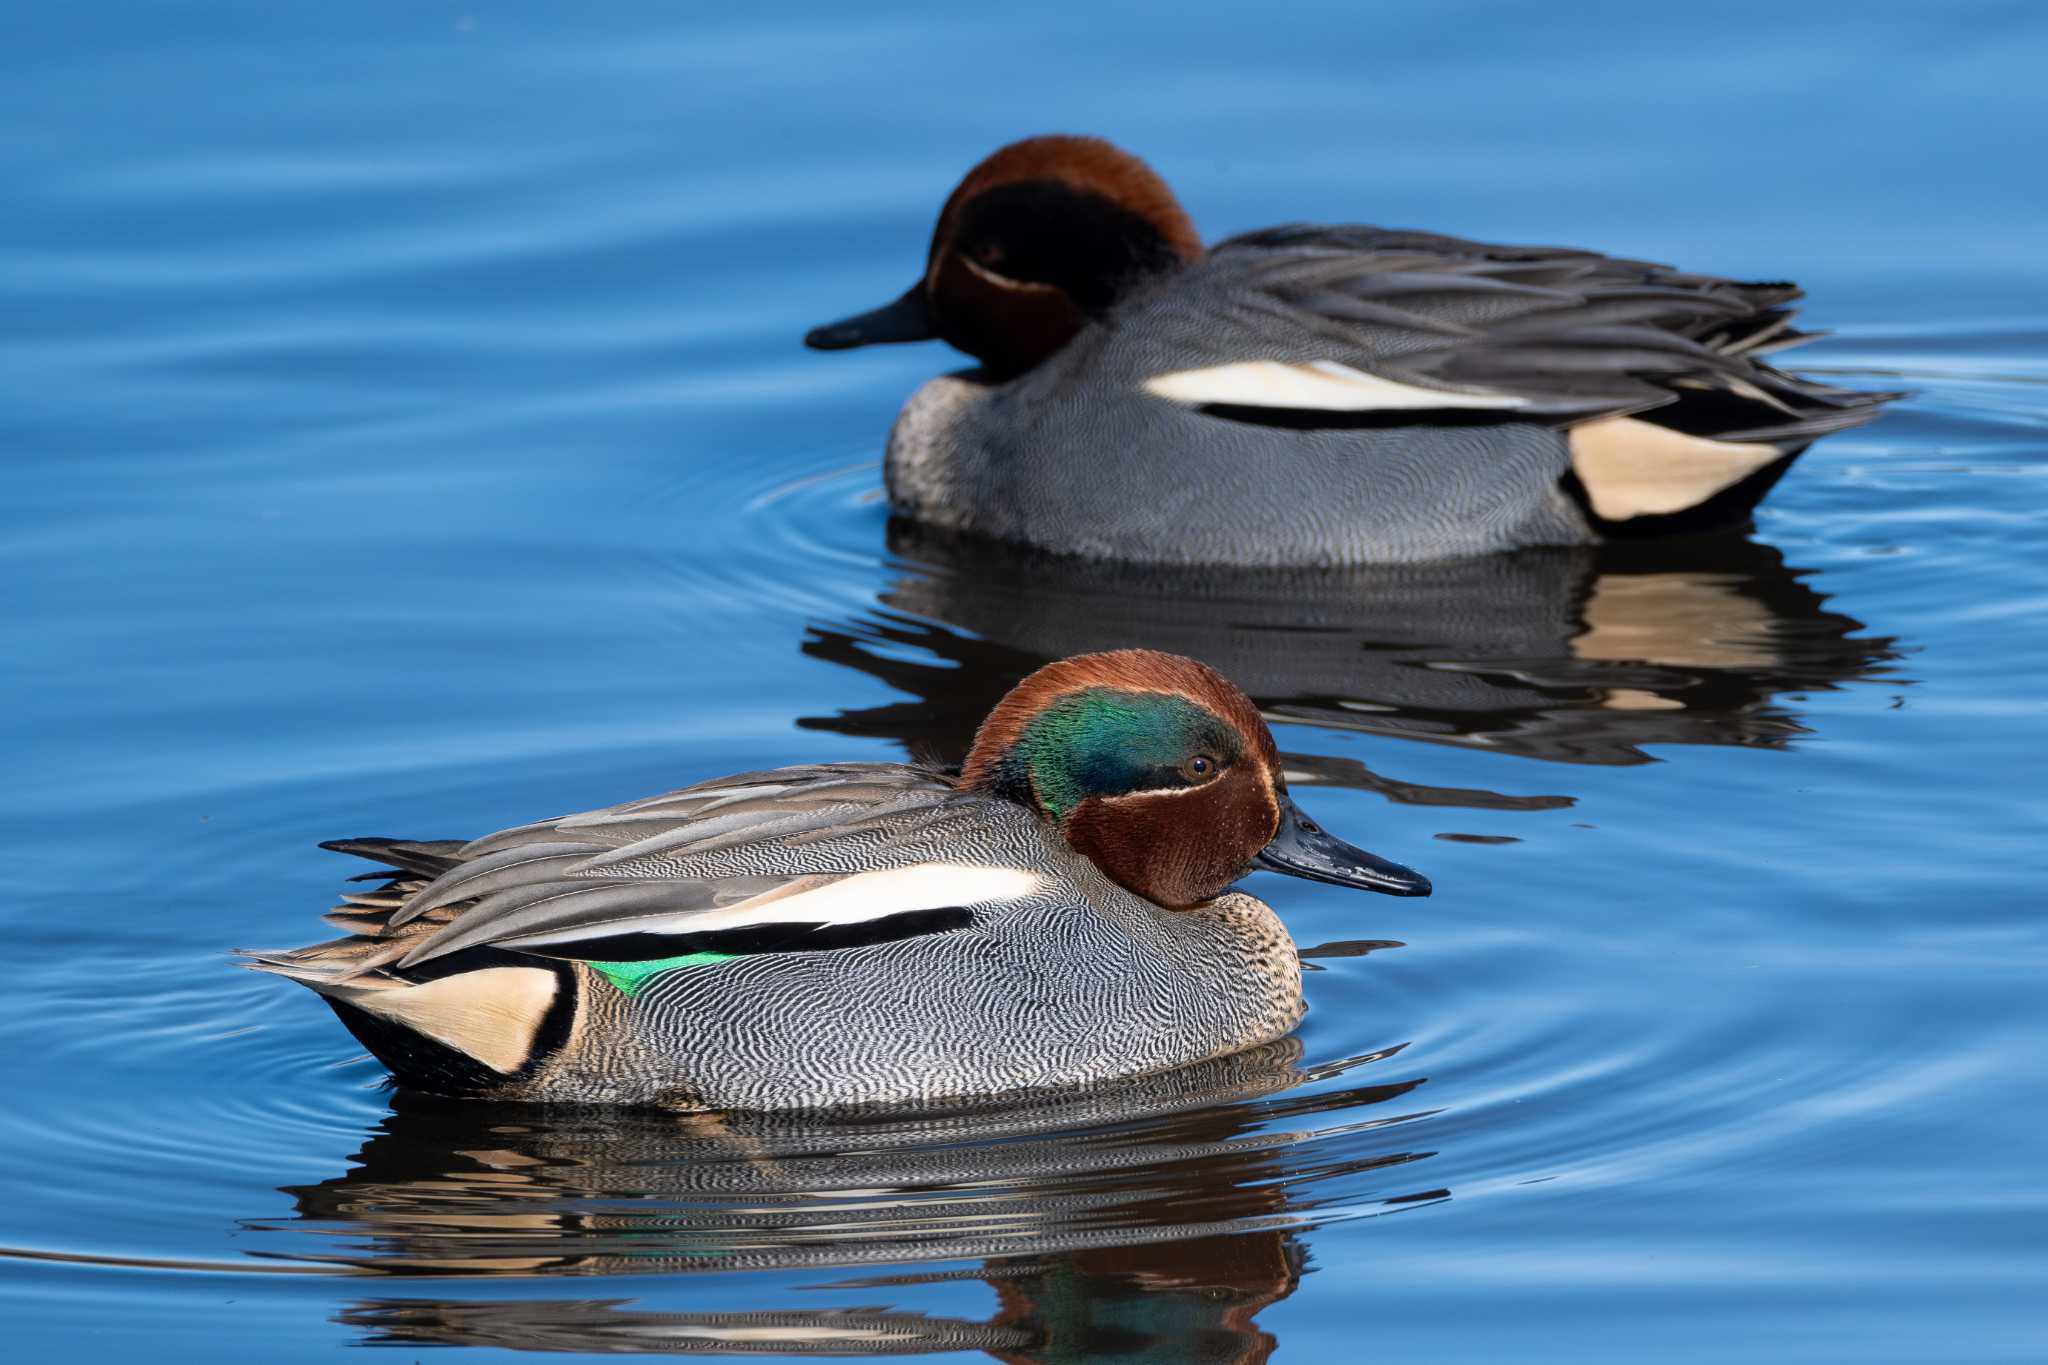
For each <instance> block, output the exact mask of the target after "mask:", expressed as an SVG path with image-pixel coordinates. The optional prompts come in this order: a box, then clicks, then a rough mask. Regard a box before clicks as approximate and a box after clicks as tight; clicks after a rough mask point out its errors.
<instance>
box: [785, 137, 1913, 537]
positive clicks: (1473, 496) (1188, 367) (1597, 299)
mask: <svg viewBox="0 0 2048 1365" xmlns="http://www.w3.org/2000/svg"><path fill="white" fill-rule="evenodd" d="M1800 297H1801V291H1800V290H1799V289H1798V287H1797V286H1795V285H1791V284H1745V283H1740V282H1737V281H1734V280H1726V279H1719V278H1716V277H1714V276H1710V275H1696V274H1689V273H1685V272H1682V271H1678V270H1674V269H1672V268H1670V267H1668V266H1663V265H1654V264H1650V263H1647V262H1643V261H1635V260H1625V259H1621V258H1618V257H1611V256H1604V255H1601V254H1599V253H1598V252H1594V251H1582V250H1572V249H1568V248H1561V247H1543V246H1501V245H1493V244H1489V243H1484V242H1473V241H1465V240H1462V239H1460V238H1456V237H1446V236H1439V235H1437V234H1434V233H1427V232H1412V231H1405V230H1394V229H1386V228H1375V227H1357V226H1305V225H1292V226H1286V227H1275V228H1267V229H1263V230H1260V231H1256V232H1250V233H1246V234H1243V235H1241V236H1237V237H1232V238H1230V239H1229V240H1227V241H1224V242H1221V243H1218V244H1217V245H1216V246H1214V247H1211V248H1209V249H1208V250H1206V251H1205V250H1204V249H1203V246H1202V241H1201V238H1200V236H1199V235H1198V234H1197V233H1196V231H1195V228H1194V225H1193V223H1192V222H1191V221H1190V220H1189V218H1188V216H1187V214H1186V213H1185V212H1184V211H1183V210H1182V208H1181V206H1180V205H1179V203H1178V202H1176V200H1175V199H1174V196H1173V193H1172V191H1171V190H1169V189H1168V188H1167V187H1166V184H1165V182H1164V181H1162V180H1161V179H1160V178H1159V177H1158V176H1157V175H1155V174H1154V173H1153V172H1152V171H1151V169H1150V168H1149V167H1147V166H1146V165H1145V164H1144V163H1143V162H1141V161H1139V160H1138V159H1137V158H1136V157H1133V156H1131V155H1129V154H1128V153H1126V152H1123V151H1121V150H1119V149H1117V148H1116V147H1113V146H1111V145H1110V144H1109V143H1107V142H1103V141H1101V140H1099V139H1095V138H1084V137H1036V138H1030V139H1027V140H1025V141H1023V142H1018V143H1013V144H1012V145H1010V146H1008V147H1004V148H1003V149H1001V150H1000V151H998V152H996V153H995V154H994V155H992V156H990V157H989V158H988V159H987V160H985V161H983V162H982V163H981V164H980V165H979V166H977V167H975V168H974V170H973V171H972V172H970V173H969V174H968V176H967V178H966V179H965V180H963V181H962V182H961V183H960V185H959V187H958V188H957V189H955V190H954V191H953V194H952V196H951V197H950V198H949V199H947V201H946V204H945V207H944V209H943V211H942V212H941V213H940V215H939V221H938V227H937V229H936V231H935V232H934V233H933V235H932V242H931V250H930V253H929V256H928V258H927V261H926V266H925V271H924V274H923V276H922V277H921V278H920V279H919V280H918V282H917V283H916V284H914V285H912V286H911V288H910V290H909V292H907V293H906V294H904V295H903V296H902V297H901V298H899V299H897V300H896V301H895V302H894V303H891V304H889V305H887V306H885V307H883V308H880V309H877V310H876V311H874V312H871V313H865V314H861V315H859V316H857V317H851V318H847V319H845V320H844V321H841V322H837V323H833V324H831V325H830V326H826V327H820V328H818V329H816V330H815V331H813V332H811V333H810V335H809V336H808V337H806V338H805V341H806V344H808V345H810V346H813V347H816V348H818V349H821V350H840V349H845V348H847V347H853V346H862V345H867V344H870V343H874V342H887V341H916V340H923V339H926V338H935V337H936V338H943V339H944V340H946V341H948V342H950V343H951V344H952V345H954V346H955V347H957V348H959V349H960V350H962V351H965V352H966V353H967V354H969V355H970V356H973V357H974V358H975V359H976V360H978V361H979V362H980V366H979V368H977V369H973V370H968V371H965V372H962V373H959V374H953V375H947V376H944V377H942V378H939V379H934V380H932V381H930V382H929V383H927V384H925V385H924V386H923V387H922V388H920V389H919V390H918V391H917V392H916V394H914V395H913V396H912V397H911V399H910V401H909V403H908V404H906V405H905V407H904V408H903V411H902V413H901V414H900V415H899V416H898V418H897V419H896V425H895V429H894V430H893V431H892V432H891V434H890V437H889V444H888V452H887V458H886V462H885V468H886V477H887V481H888V487H889V496H890V500H891V502H892V504H893V505H894V507H895V508H896V510H897V511H898V512H899V513H902V514H903V515H906V516H908V517H911V518H914V519H916V520H918V521H921V522H924V523H927V524H929V525H933V526H941V527H947V528H952V529H956V530H962V531H968V532H973V533H976V534H980V535H985V536H991V537H995V538H997V539H1002V540H1008V541H1014V542H1019V543H1023V544H1028V545H1034V546H1038V547H1040V548H1043V549H1047V550H1052V551H1055V552H1059V553H1065V554H1077V555H1087V556H1095V557H1102V558H1112V559H1125V560H1135V561H1144V562H1154V563H1180V564H1204V563H1206V564H1241V565H1265V566H1272V565H1296V566H1307V565H1324V564H1359V563H1375V562H1393V561H1415V560H1428V559H1443V558H1451V557H1456V556H1463V555H1472V554H1482V553H1488V552H1492V551H1497V550H1506V549H1512V548H1516V547H1520V546H1528V545H1575V544H1587V543H1592V542H1596V541H1600V540H1604V539H1610V538H1618V537H1629V536H1641V535H1651V534H1668V533H1676V532H1686V531H1693V530H1701V529H1708V528H1711V527H1715V526H1722V525H1729V524H1736V523H1740V522H1742V521H1744V520H1746V519H1747V518H1748V516H1749V514H1750V512H1751V510H1752V509H1753V508H1754V507H1755V505H1756V504H1757V502H1758V501H1759V500H1760V499H1761V498H1762V497H1763V496H1764V494H1765V493H1766V492H1767V491H1769V489H1770V488H1771V486H1772V485H1773V484H1774V483H1776V482H1777V480H1778V479H1779V477H1780V476H1781V475H1783V474H1784V472H1785V470H1786V468H1787V467H1788V466H1789V465H1790V464H1791V462H1792V460H1793V459H1794V458H1795V457H1797V456H1798V455H1799V454H1800V452H1802V451H1804V450H1805V449H1806V447H1807V446H1808V445H1809V444H1811V443H1812V442H1813V441H1814V440H1815V439H1816V438H1817V437H1820V436H1823V435H1825V434H1827V433H1829V432H1832V431H1839V430H1841V429H1843V428H1845V427H1853V426H1856V425H1859V424H1860V423H1863V422H1867V421H1869V420H1870V419H1871V418H1872V417H1874V416H1875V415H1876V414H1877V412H1878V410H1879V409H1880V408H1881V407H1882V406H1883V405H1884V403H1885V402H1886V401H1888V400H1889V399H1891V398H1894V397H1896V396H1897V395H1895V394H1888V393H1867V392H1862V391H1858V390H1852V389H1844V388H1838V387H1835V386H1833V385H1829V384H1823V383H1819V382H1817V381H1814V380H1812V379H1807V378H1802V377H1799V376H1796V375H1791V374H1788V373H1786V372H1784V371H1782V370H1778V369H1775V368H1773V367H1772V366H1770V365H1767V364H1765V363H1764V362H1763V361H1762V360H1761V359H1760V358H1759V357H1761V356H1762V355H1763V354H1764V353H1766V352H1768V351H1773V350H1777V349H1779V348H1782V347H1785V346H1790V345H1793V344H1795V343H1797V342H1800V341H1803V340H1806V339H1807V338H1808V337H1809V336H1810V335H1812V334H1811V333H1804V332H1799V331H1795V330H1793V327H1792V314H1793V310H1792V308H1791V307H1790V306H1789V305H1790V304H1791V303H1792V301H1794V300H1796V299H1798V298H1800Z"/></svg>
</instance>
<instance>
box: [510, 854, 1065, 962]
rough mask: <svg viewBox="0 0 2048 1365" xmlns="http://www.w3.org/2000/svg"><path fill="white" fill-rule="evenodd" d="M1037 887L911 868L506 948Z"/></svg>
mask: <svg viewBox="0 0 2048 1365" xmlns="http://www.w3.org/2000/svg"><path fill="white" fill-rule="evenodd" d="M1041 885H1043V880H1042V879H1041V878H1040V877H1039V875H1038V874H1037V873H1035V872H1026V871H1024V870H1023V869H1022V868H1016V867H976V866H973V865H971V864H967V863H917V864H914V865H912V866H910V867H888V868H882V869H880V870H878V871H875V872H859V873H855V874H854V875H853V876H851V877H841V878H839V879H838V880H836V881H830V882H827V883H825V884H824V885H823V886H819V887H815V888H813V889H811V890H808V891H799V892H797V893H796V894H795V895H791V894H789V892H788V891H787V889H779V890H776V891H769V892H765V893H763V894H761V895H759V896H752V897H749V898H748V899H746V900H743V901H741V902H740V903H739V904H737V905H728V906H725V907H724V908H722V909H717V910H686V911H683V912H682V913H681V914H675V915H648V916H646V917H644V918H635V919H630V920H613V921H611V922H609V923H606V924H597V925H582V926H579V927H577V928H575V929H570V930H566V931H564V932H562V933H560V934H548V933H545V932H542V933H535V934H517V935H513V936H512V937H510V938H508V939H507V940H506V942H508V943H533V944H539V943H574V942H576V941H577V940H579V939H586V938H604V937H607V936H609V935H612V934H623V933H634V934H702V933H709V932H711V931H713V930H719V929H743V928H746V927H748V926H750V925H755V924H865V923H867V922H868V921H869V920H877V919H886V918H887V917H889V916H890V915H903V914H909V913H911V912H912V911H916V910H945V909H949V908H951V907H953V906H956V905H960V906H966V905H979V904H981V903H983V902H984V901H1009V900H1022V899H1023V898H1024V897H1026V896H1028V895H1030V894H1031V893H1032V892H1034V891H1036V890H1038V888H1039V887H1040V886H1041Z"/></svg>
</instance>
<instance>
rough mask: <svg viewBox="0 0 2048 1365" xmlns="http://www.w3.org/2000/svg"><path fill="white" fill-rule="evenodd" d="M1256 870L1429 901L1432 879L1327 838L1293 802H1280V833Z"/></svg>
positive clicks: (1259, 859) (1258, 859)
mask: <svg viewBox="0 0 2048 1365" xmlns="http://www.w3.org/2000/svg"><path fill="white" fill-rule="evenodd" d="M1252 866H1253V867H1262V868H1264V869H1265V870H1266V871H1268V872H1285V873H1286V874H1287V875H1288V876H1290V877H1306V878H1308V880H1310V881H1312V882H1334V883H1335V884H1336V885H1338V886H1355V887H1357V888H1358V889H1359V890H1361V891H1378V892H1382V893H1383V894H1385V895H1389V896H1427V895H1428V894H1429V890H1430V887H1429V878H1427V877H1425V876H1423V875H1422V874H1421V873H1420V872H1417V871H1415V870H1414V869H1412V868H1406V867H1403V866H1401V865H1400V864H1399V863H1390V862H1388V861H1387V860H1386V859H1385V858H1376V857H1374V856H1373V855H1372V854H1370V853H1367V852H1366V851H1365V850H1364V849H1362V848H1354V847H1352V846H1351V845H1350V844H1347V843H1345V842H1344V841H1343V840H1342V839H1339V838H1336V837H1335V836H1333V835H1330V834H1327V833H1325V832H1324V831H1323V828H1322V826H1320V825H1318V824H1317V823H1316V822H1315V821H1313V820H1311V819H1309V818H1308V817H1307V816H1306V815H1303V814H1302V813H1301V807H1299V806H1297V805H1295V804H1294V800H1293V798H1292V797H1288V796H1282V797H1281V798H1280V831H1279V833H1277V834H1275V835H1274V836H1273V842H1272V843H1270V844H1267V845H1266V847H1265V851H1264V852H1262V853H1260V854H1259V856H1258V857H1256V858H1254V859H1252Z"/></svg>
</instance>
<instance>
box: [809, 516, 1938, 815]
mask: <svg viewBox="0 0 2048 1365" xmlns="http://www.w3.org/2000/svg"><path fill="white" fill-rule="evenodd" d="M890 540H891V543H890V548H891V551H892V553H893V554H894V555H895V556H896V557H897V559H898V561H899V570H898V572H897V573H896V575H895V577H894V579H893V581H892V582H891V583H890V585H889V586H888V588H887V589H886V590H885V591H884V592H883V593H882V594H881V598H880V601H879V602H878V603H877V605H876V607H875V608H874V609H873V610H872V611H870V612H868V613H866V614H864V615H862V616H860V617H857V618H855V619H853V620H851V621H847V622H844V623H841V624H834V625H820V626H814V627H813V628H812V632H811V638H810V639H809V640H808V641H807V642H806V643H805V645H804V650H805V652H806V653H808V654H810V655H812V656H814V657H817V658H822V659H828V660H831V661H832V662H835V663H840V664H844V665H846V666H847V667H850V668H854V669H858V670H860V671H861V672H864V673H868V674H871V675H873V676H874V677H876V678H879V679H880V680H882V681H883V682H886V683H887V684H889V685H890V686H891V687H894V688H896V689H898V690H899V691H903V692H906V693H909V694H910V695H911V696H912V697H914V698H916V700H915V701H914V702H909V703H902V704H898V705H893V706H884V707H876V708H872V709H868V710H862V711H852V712H841V713H839V714H837V715H835V716H830V717H814V718H811V719H809V720H807V721H805V722H804V723H805V724H807V725H810V726H812V727H815V728H819V729H827V730H836V731H840V732H843V733H848V734H858V735H873V736H886V737H888V738H891V739H895V740H897V741H899V742H900V743H902V744H904V745H905V746H906V747H907V748H909V749H911V750H912V751H913V752H915V753H918V754H919V755H920V756H924V757H928V758H932V759H935V760H937V761H941V762H953V763H957V762H959V761H960V758H961V757H962V755H964V753H965V751H966V748H967V746H968V743H969V741H970V739H971V737H972V736H973V733H974V727H975V725H976V724H977V723H978V722H979V721H980V719H981V717H982V716H983V715H984V714H985V713H986V712H987V710H988V708H989V707H990V706H992V705H993V704H994V703H995V701H996V699H997V698H999V697H1000V696H1001V695H1002V694H1003V693H1004V692H1005V691H1006V690H1008V688H1009V687H1010V685H1011V684H1012V683H1013V682H1014V681H1015V680H1016V679H1017V678H1018V677H1019V676H1021V675H1022V674H1024V673H1025V672H1028V671H1029V670H1030V669H1032V668H1035V667H1037V666H1038V665H1039V664H1041V663H1044V662H1045V661H1047V660H1049V659H1055V658H1059V657H1061V656H1063V655H1067V654H1073V653H1079V652H1081V651H1084V650H1091V649H1107V648H1113V647H1116V646H1121V645H1147V646H1151V647H1153V648H1156V649H1166V650H1172V651H1174V652H1176V653H1181V654H1189V655H1192V656H1194V657H1196V658H1199V659H1203V660H1205V661H1207V662H1209V663H1211V664H1214V665H1215V666H1216V667H1218V668H1220V669H1222V670H1223V672H1224V673H1226V674H1228V675H1229V676H1230V677H1231V678H1233V679H1235V680H1236V681H1237V682H1238V683H1239V684H1240V685H1242V686H1243V687H1244V689H1245V690H1246V691H1247V692H1249V693H1251V694H1252V696H1253V697H1254V698H1256V699H1257V700H1258V701H1259V703H1260V705H1261V706H1262V707H1263V708H1265V710H1266V711H1267V712H1268V714H1270V715H1273V716H1275V717H1279V718H1282V719H1288V720H1296V721H1301V722H1305V723H1308V724H1313V725H1319V726H1326V727H1331V728H1337V729H1348V730H1357V731H1363V732H1366V733H1370V734H1376V735H1390V736H1398V737H1401V738H1406V739H1419V740H1429V741H1434V742H1437V743H1445V744H1462V745H1472V746H1484V747H1486V748H1488V749H1492V750H1497V751H1500V752H1504V753H1510V754H1517V755H1521V756H1524V757H1529V758H1542V759H1550V760H1554V761H1557V762H1564V763H1601V764H1625V763H1642V762H1647V761H1648V756H1647V755H1646V754H1645V753H1644V752H1643V749H1644V746H1647V745H1655V744H1735V745H1748V746H1756V747H1778V746H1782V745H1784V744H1785V743H1786V742H1787V741H1788V740H1790V739H1791V738H1792V737H1793V736H1796V735H1799V734H1802V733H1804V727H1803V726H1802V724H1801V722H1800V720H1799V717H1798V715H1797V713H1796V712H1794V711H1793V710H1791V709H1790V708H1789V707H1788V706H1787V705H1786V704H1785V700H1784V699H1786V698H1787V697H1793V696H1797V695H1798V694H1802V693H1806V692H1810V691H1814V690H1817V689H1825V688H1832V687H1836V686H1839V685H1840V684H1842V683H1846V682H1852V681H1857V680H1861V679H1869V678H1873V677H1876V676H1879V675H1881V674H1883V673H1885V671H1886V666H1887V665H1888V664H1890V663H1891V662H1892V661H1894V660H1895V659H1896V658H1897V657H1898V653H1897V650H1896V649H1895V647H1894V642H1893V641H1892V640H1891V639H1889V638H1884V637H1874V636H1867V635H1864V634H1861V632H1862V630H1863V624H1862V623H1861V622H1859V621H1856V620H1854V619H1853V618H1851V617H1848V616H1845V615H1843V614H1842V613H1840V612H1836V611H1830V610H1829V609H1828V608H1827V606H1826V601H1827V599H1826V597H1825V596H1824V595H1823V594H1821V593H1820V592H1817V591H1816V590H1815V589H1814V588H1813V587H1812V586H1811V585H1810V584H1809V583H1808V582H1807V576H1806V575H1805V574H1804V573H1803V572H1802V571H1800V570H1798V569H1795V568H1790V567H1788V566H1787V565H1786V563H1785V560H1784V556H1783V555H1781V554H1780V553H1779V552H1778V551H1777V550H1776V549H1774V548H1773V547H1771V546H1769V545H1764V544H1759V543H1756V542H1754V541H1750V540H1747V539H1744V538H1742V537H1739V536H1726V537H1709V538H1703V539H1699V540H1692V541H1680V542H1663V543H1655V544H1630V545H1611V546H1601V547H1586V548H1577V549H1569V550H1565V549H1560V550H1537V551H1529V552H1524V553H1521V554H1516V555H1511V556H1501V557H1496V558H1493V559H1485V560H1466V561H1457V562H1452V563H1442V564H1419V565H1401V566H1386V567H1368V568H1360V569H1344V570H1330V571H1302V572H1291V573H1271V572H1259V573H1252V572H1217V571H1214V570H1204V571H1202V572H1201V573H1199V574H1192V575H1191V574H1188V573H1186V572H1185V571H1175V570H1172V569H1161V568H1152V567H1135V566H1126V565H1114V564H1107V563H1091V562H1086V561H1074V560H1061V559H1054V558H1051V557H1047V556H1040V555H1033V554H1029V553H1026V552H1020V551H1015V550H1010V549H1007V548H1005V547H1001V546H996V545H991V544H986V543H978V542H968V541H962V540H957V539H950V538H945V537H941V536H937V535H934V534H933V533H931V532H928V531H924V530H921V529H918V528H914V527H911V526H909V525H907V524H897V525H894V526H892V527H891V529H890ZM1291 757H1292V756H1290V758H1291ZM1318 762H1320V763H1321V764H1323V765H1324V766H1323V768H1322V769H1320V770H1314V769H1312V770H1311V771H1310V772H1308V773H1306V774H1304V777H1305V780H1310V781H1313V780H1322V781H1329V782H1337V783H1342V784H1344V785H1355V786H1372V787H1378V788H1380V789H1381V790H1383V791H1385V792H1386V794H1388V795H1389V796H1391V797H1393V798H1395V799H1397V800H1409V801H1415V802H1420V803H1425V804H1443V805H1468V806H1471V805H1476V806H1486V807H1496V808H1497V807H1500V806H1501V805H1502V804H1503V803H1507V804H1509V805H1510V806H1511V807H1513V806H1514V803H1513V802H1512V801H1511V800H1510V799H1509V798H1504V797H1500V796H1498V795H1497V794H1494V793H1486V792H1458V791H1453V790H1448V789H1443V788H1427V787H1414V786H1412V785H1410V784H1404V783H1398V782H1392V781H1390V780H1389V779H1385V778H1381V777H1378V776H1377V775H1375V774H1372V773H1370V772H1367V771H1364V770H1362V769H1360V770H1358V771H1350V770H1346V769H1344V768H1343V765H1342V761H1334V762H1335V763H1336V766H1334V767H1333V766H1330V765H1331V764H1332V763H1333V760H1328V759H1322V760H1318ZM1354 766H1355V765H1354ZM1551 800H1552V804H1556V799H1555V798H1552V799H1551ZM1520 808H1526V806H1523V807H1520Z"/></svg>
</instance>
